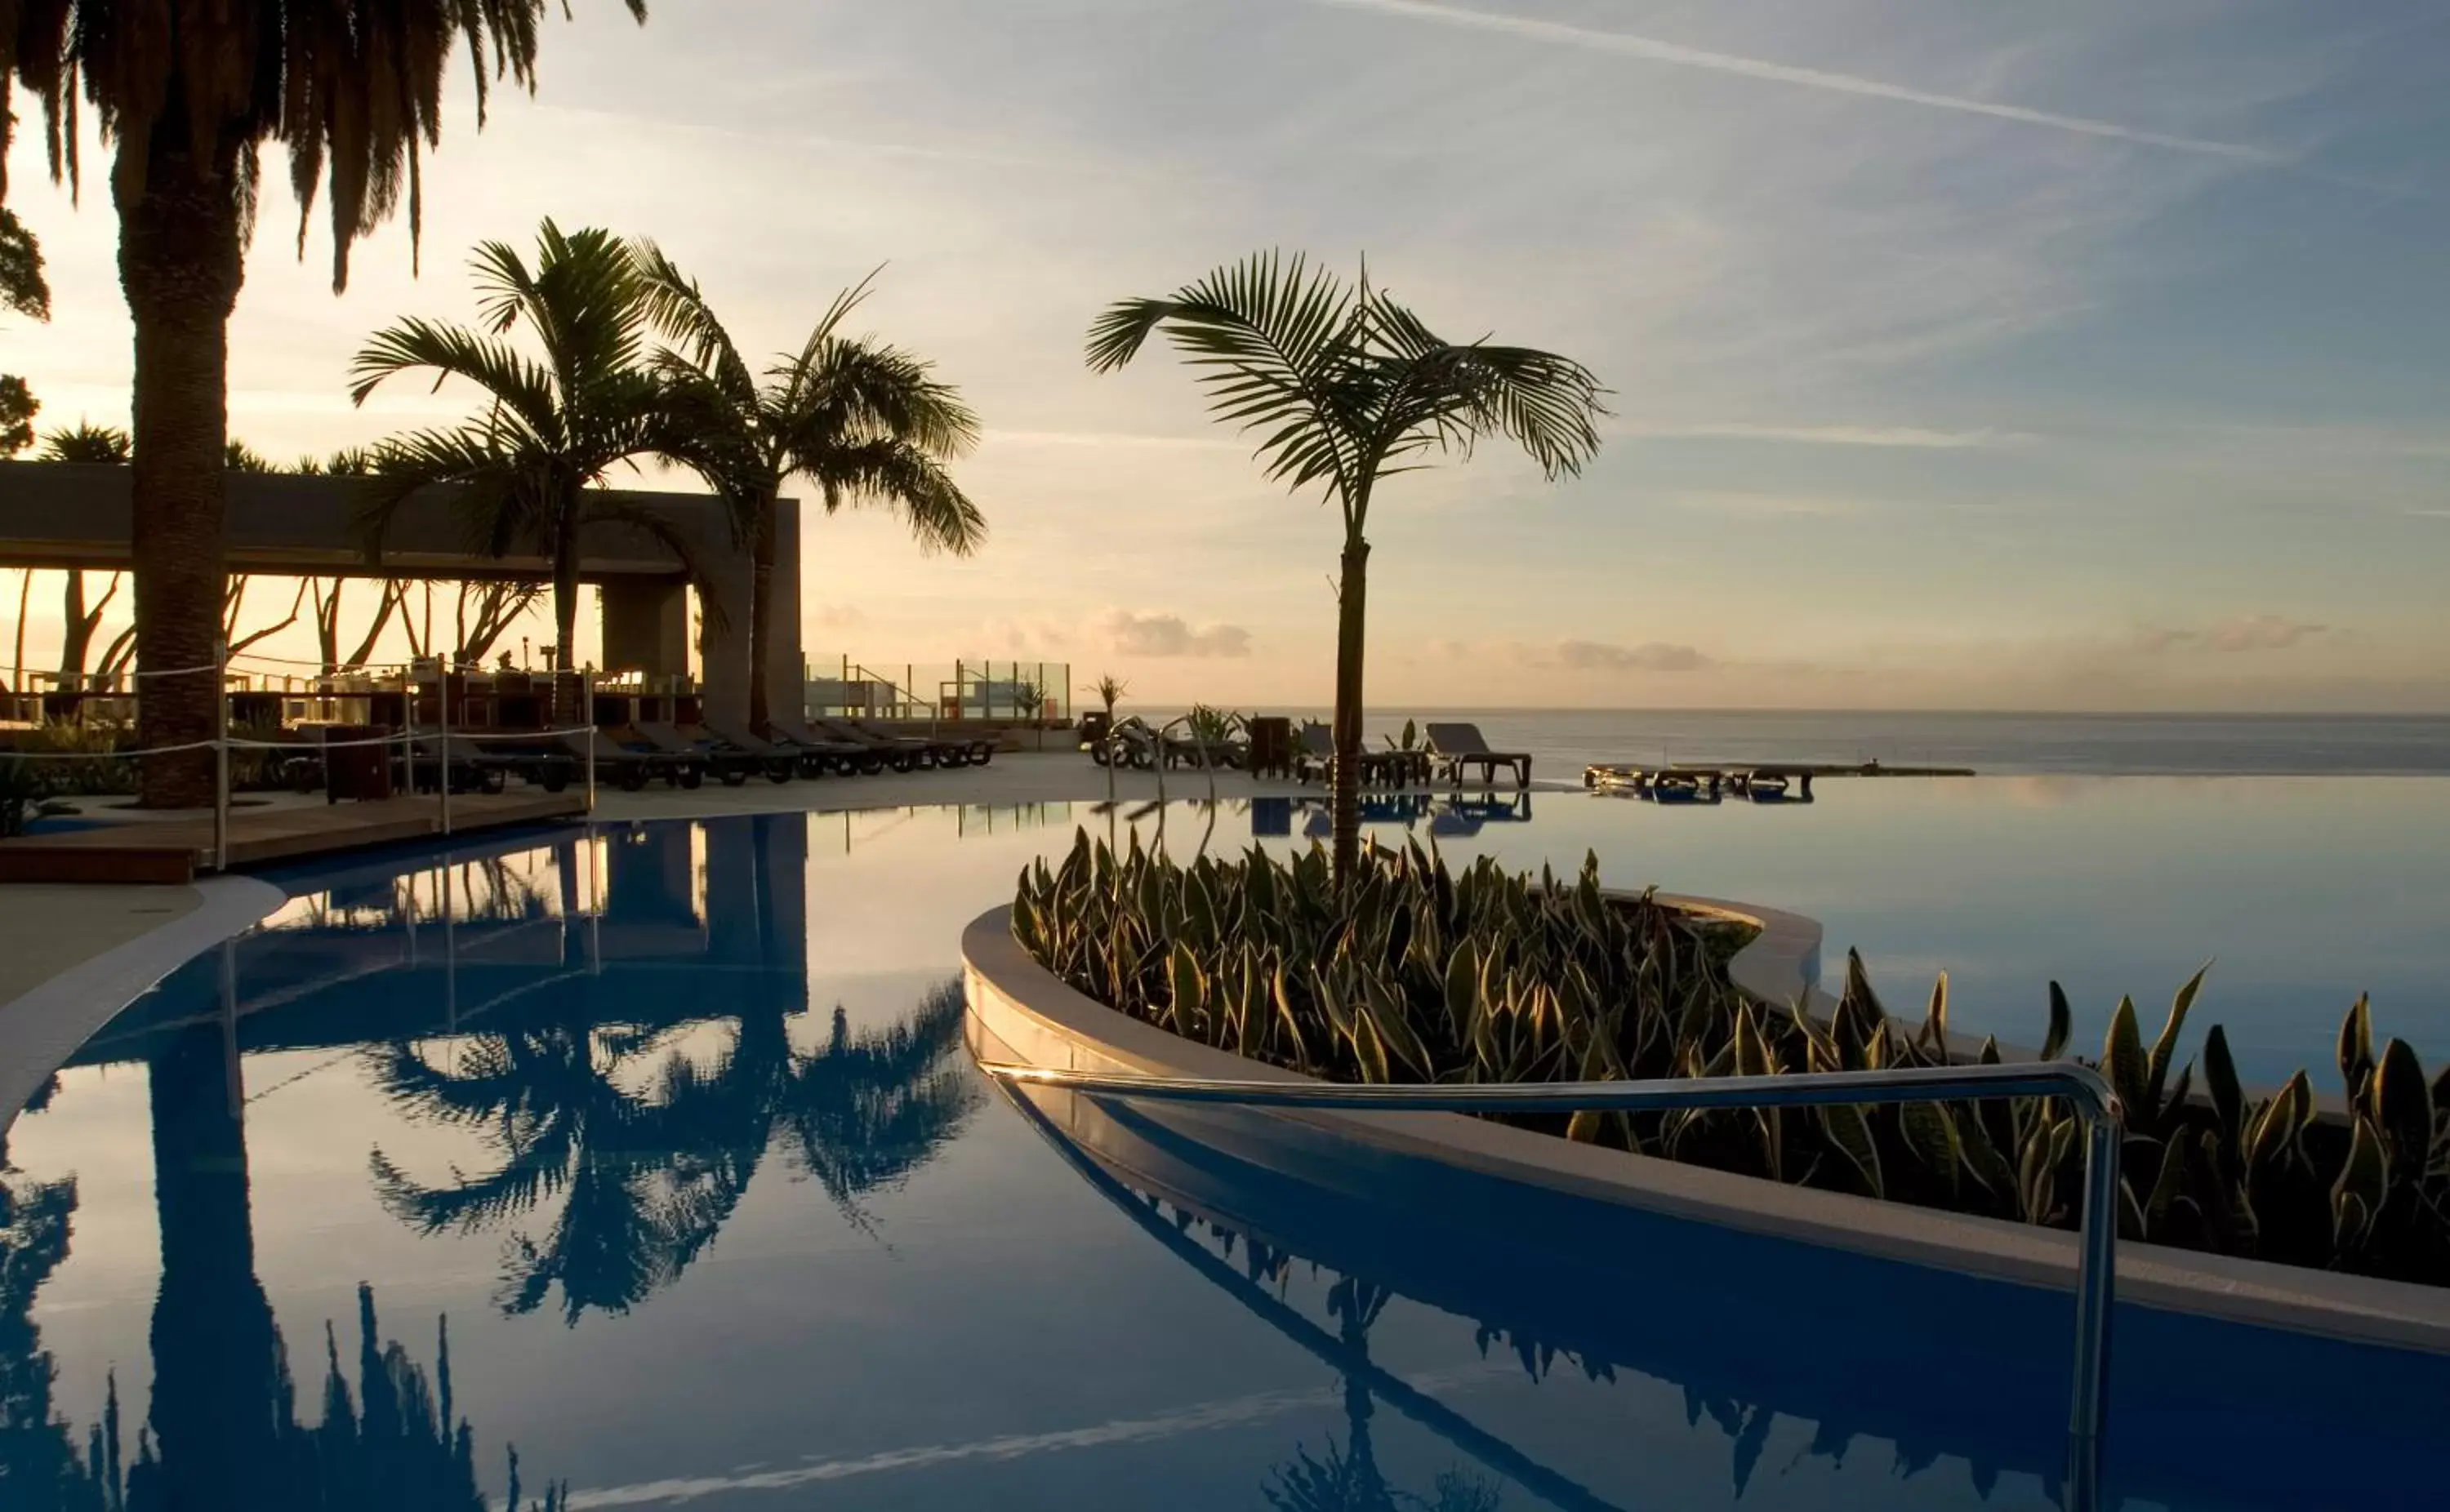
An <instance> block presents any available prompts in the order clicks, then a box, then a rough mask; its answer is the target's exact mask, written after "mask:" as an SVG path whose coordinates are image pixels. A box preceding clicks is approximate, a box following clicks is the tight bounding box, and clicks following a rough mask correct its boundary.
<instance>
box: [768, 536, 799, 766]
mask: <svg viewBox="0 0 2450 1512" xmlns="http://www.w3.org/2000/svg"><path fill="white" fill-rule="evenodd" d="M773 591H774V624H773V635H774V645H773V649H771V650H770V651H769V652H768V655H767V658H766V700H767V706H768V708H772V709H773V710H774V714H775V717H776V718H778V719H799V718H802V717H804V716H805V715H806V713H807V709H806V708H805V707H804V704H805V702H806V700H807V674H806V669H804V668H802V666H801V665H800V661H801V658H802V657H803V656H804V655H806V654H807V652H806V650H805V649H804V648H803V647H802V646H801V644H800V501H799V500H798V499H795V498H787V499H777V500H776V501H775V509H774V590H773Z"/></svg>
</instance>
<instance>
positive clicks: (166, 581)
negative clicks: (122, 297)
mask: <svg viewBox="0 0 2450 1512" xmlns="http://www.w3.org/2000/svg"><path fill="white" fill-rule="evenodd" d="M625 3H626V4H627V5H628V7H629V10H630V12H631V14H632V15H633V16H635V17H637V18H638V19H639V20H641V21H644V20H645V19H646V13H647V10H646V0H625ZM546 4H547V0H396V3H394V4H389V5H384V6H377V7H368V6H362V5H343V4H339V3H337V0H322V3H316V4H302V3H298V4H289V5H282V6H270V5H261V4H245V5H232V4H206V3H204V0H147V3H145V4H137V3H135V0H44V3H41V4H8V5H0V88H5V87H6V84H5V81H7V80H9V79H10V78H13V79H14V80H15V81H16V82H17V83H18V84H20V85H22V86H23V87H25V88H26V89H27V90H29V92H31V93H32V94H33V95H35V96H36V97H37V98H38V99H40V100H41V102H42V105H43V114H44V133H45V136H46V138H47V145H48V146H49V167H50V172H51V177H52V178H53V180H55V181H57V180H59V179H62V178H66V179H67V180H68V182H69V183H70V184H74V183H75V182H76V179H77V176H78V173H77V169H78V165H77V126H76V117H77V108H78V106H77V93H78V89H79V87H80V86H82V87H83V93H84V97H85V100H86V102H87V104H88V105H89V106H90V107H92V108H93V110H94V112H95V114H96V116H97V117H98V119H99V120H100V122H101V125H102V129H103V138H104V140H105V141H106V142H107V143H110V144H112V145H113V146H114V149H115V150H114V153H113V157H112V162H111V171H110V187H111V200H112V202H113V203H114V204H116V205H117V207H118V210H119V277H120V283H121V286H122V287H123V288H124V289H125V290H126V296H127V310H128V314H129V315H130V317H132V319H133V321H134V324H135V335H136V340H135V357H136V380H135V385H134V393H133V396H132V398H131V405H130V408H131V410H132V412H133V414H134V416H135V422H136V475H135V478H134V480H133V483H134V501H135V502H134V537H133V540H132V542H131V550H132V552H133V557H134V565H135V569H136V581H137V598H136V624H137V647H138V654H139V656H140V658H141V659H142V661H143V664H144V665H145V666H146V667H149V668H157V669H170V668H181V667H202V666H204V665H206V664H208V663H210V662H211V661H212V660H213V635H214V632H215V631H216V630H217V629H218V628H219V626H220V622H221V598H222V519H223V494H222V446H223V443H224V441H225V440H227V439H228V429H229V425H228V408H229V405H228V400H229V318H230V311H231V310H232V309H233V308H234V307H235V306H236V304H237V302H238V292H239V284H240V281H241V280H242V278H243V267H244V253H245V242H246V232H247V228H248V226H249V225H250V224H251V223H252V222H253V218H254V217H253V212H254V209H255V206H256V203H257V184H258V181H259V172H258V165H259V163H260V161H261V157H262V148H263V146H264V145H265V144H266V143H271V142H280V143H283V144H286V145H287V146H288V148H289V181H290V184H292V186H293V187H294V188H295V189H296V191H297V193H298V197H299V200H300V204H301V223H300V226H299V245H300V250H301V253H302V251H303V250H304V245H305V223H304V211H305V210H307V209H311V207H312V205H313V202H314V198H315V195H316V193H317V191H318V190H319V189H321V192H322V195H323V199H324V203H325V204H327V205H328V206H329V214H330V217H331V223H332V286H333V289H334V291H335V292H338V291H340V290H341V289H342V288H344V287H345V286H346V285H347V282H348V271H349V248H350V245H351V243H352V242H355V241H356V240H357V239H358V238H359V237H360V236H362V235H364V234H366V233H367V232H370V231H372V230H373V229H374V228H375V227H376V226H378V225H379V224H381V223H382V222H383V221H384V220H385V219H387V218H388V217H389V216H390V215H391V214H392V212H393V211H394V210H395V209H397V208H398V207H399V203H400V201H401V200H402V198H405V199H406V200H407V202H408V218H409V227H410V234H411V236H412V238H414V236H415V235H416V233H417V231H418V226H419V223H420V221H421V220H422V217H423V208H424V206H423V179H422V175H421V172H420V164H419V158H420V154H421V152H422V151H423V149H424V148H425V147H427V146H429V145H433V144H435V143H436V142H437V141H439V140H440V136H441V130H442V70H443V68H444V67H445V66H446V65H447V64H448V63H449V62H450V61H451V53H452V50H453V48H455V47H457V46H459V45H460V44H462V43H464V44H465V45H466V48H467V52H468V59H469V62H470V64H471V65H473V68H474V72H475V75H476V99H477V109H476V119H477V124H478V125H479V126H482V125H483V123H484V119H485V98H486V86H487V84H488V82H489V74H488V64H489V63H490V65H491V74H490V78H492V79H502V78H507V79H510V80H511V81H513V82H515V83H516V84H517V85H519V86H521V87H525V88H529V89H533V88H534V87H535V59H536V33H537V23H538V21H539V20H540V19H541V17H542V16H543V14H544V11H545V8H546ZM14 125H15V117H14V114H13V112H11V111H10V109H9V108H8V102H6V101H5V100H0V203H5V202H6V200H7V198H8V189H9V185H8V179H7V177H6V168H5V164H6V162H7V159H8V155H9V146H10V136H11V133H12V129H13V127H14ZM403 191H404V193H403ZM218 698H219V688H218V687H217V686H215V685H214V683H213V682H212V680H211V679H208V678H195V677H185V678H165V679H163V680H162V681H161V683H160V684H159V685H158V686H157V687H156V688H153V689H152V690H151V691H150V692H149V693H148V694H147V696H146V699H145V701H144V704H143V706H142V708H140V709H139V711H138V718H139V720H140V722H141V737H142V740H143V742H144V744H145V745H146V746H166V745H178V744H182V743H185V742H189V741H198V740H203V739H205V738H206V737H208V736H210V735H211V734H212V731H213V726H214V706H215V704H216V703H217V702H218ZM211 791H212V762H211V760H210V757H209V755H207V754H205V753H193V754H185V755H178V756H166V757H159V758H155V759H153V760H151V761H148V762H147V763H146V766H145V784H144V798H143V801H144V802H145V803H146V804H156V805H168V806H173V807H179V806H196V805H200V804H204V803H206V802H208V801H209V799H210V796H211Z"/></svg>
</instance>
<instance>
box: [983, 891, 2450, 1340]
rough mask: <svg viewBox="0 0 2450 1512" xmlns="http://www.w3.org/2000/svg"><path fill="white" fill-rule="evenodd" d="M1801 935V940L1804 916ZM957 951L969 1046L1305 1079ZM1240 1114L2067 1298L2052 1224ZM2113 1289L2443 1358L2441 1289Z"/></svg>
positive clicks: (2144, 1266)
mask: <svg viewBox="0 0 2450 1512" xmlns="http://www.w3.org/2000/svg"><path fill="white" fill-rule="evenodd" d="M1709 906H1710V907H1711V908H1712V909H1713V910H1714V911H1718V912H1722V913H1725V914H1729V915H1733V916H1737V917H1743V918H1750V919H1752V920H1754V921H1756V922H1759V923H1760V924H1761V925H1762V926H1763V933H1762V938H1761V940H1760V941H1758V942H1757V943H1756V945H1755V946H1754V947H1752V948H1751V949H1748V950H1747V951H1746V952H1745V953H1744V955H1743V956H1739V957H1738V962H1739V963H1742V962H1743V961H1744V957H1745V956H1749V955H1751V954H1752V951H1753V950H1754V949H1761V948H1762V947H1764V946H1766V947H1768V948H1767V949H1766V951H1765V952H1764V955H1763V958H1762V960H1760V961H1757V962H1754V963H1752V964H1750V965H1747V966H1742V967H1741V974H1742V976H1744V977H1754V976H1757V975H1758V976H1760V977H1761V978H1763V979H1783V978H1784V973H1785V971H1786V970H1788V969H1790V964H1791V963H1792V962H1794V961H1795V960H1796V957H1795V955H1794V950H1795V947H1796V945H1797V944H1798V937H1797V935H1796V933H1795V932H1794V928H1793V926H1792V925H1791V924H1789V923H1787V922H1786V921H1792V920H1795V919H1797V918H1798V917H1799V916H1795V915H1781V914H1779V912H1778V911H1777V910H1772V909H1755V908H1751V907H1748V906H1746V905H1743V904H1739V903H1729V902H1713V903H1711V904H1710V905H1709ZM1802 922H1803V923H1805V924H1809V923H1810V921H1808V920H1807V921H1802ZM1813 937H1814V942H1815V944H1816V945H1817V942H1818V926H1813ZM962 977H963V980H964V985H965V987H966V989H967V993H968V998H969V1007H970V1013H971V1016H972V1019H973V1028H972V1049H973V1051H974V1052H975V1051H977V1050H979V1049H981V1048H982V1046H983V1045H985V1044H986V1043H988V1042H990V1041H992V1042H993V1043H994V1045H995V1046H996V1049H995V1051H994V1053H997V1054H1008V1055H1011V1056H1017V1057H1019V1058H1020V1059H1021V1061H1022V1062H1023V1063H1025V1064H1029V1065H1036V1066H1050V1067H1057V1068H1061V1069H1066V1070H1079V1071H1095V1072H1105V1073H1121V1074H1126V1075H1138V1076H1193V1077H1208V1078H1219V1079H1240V1080H1253V1081H1283V1082H1297V1081H1302V1080H1305V1079H1308V1078H1305V1077H1303V1076H1300V1075H1298V1074H1297V1073H1294V1072H1291V1071H1287V1070H1284V1069H1282V1068H1280V1067H1276V1066H1270V1065H1266V1064H1263V1063H1261V1062H1258V1061H1254V1060H1247V1059H1244V1058H1243V1057H1241V1056H1235V1055H1231V1054H1229V1053H1227V1052H1224V1051H1221V1050H1215V1049H1211V1048H1210V1047H1208V1046H1206V1045H1201V1044H1198V1043H1196V1042H1194V1041H1192V1040H1188V1039H1184V1038H1182V1037H1179V1036H1177V1035H1174V1034H1170V1033H1168V1032H1166V1031H1165V1030H1162V1029H1159V1028H1157V1026H1156V1025H1154V1024H1149V1023H1145V1022H1142V1021H1141V1020H1139V1019H1137V1018H1131V1017H1130V1016H1128V1015H1125V1014H1122V1013H1118V1012H1117V1011H1116V1010H1114V1009H1111V1008H1108V1007H1106V1006H1105V1005H1103V1004H1101V1003H1099V1002H1097V1001H1095V1000H1094V999H1092V998H1088V997H1086V996H1084V995H1082V994H1080V993H1078V992H1075V991H1074V990H1073V989H1072V988H1070V987H1069V986H1066V985H1065V984H1064V983H1063V981H1062V980H1061V979H1059V978H1057V977H1056V976H1055V975H1054V974H1053V973H1052V972H1049V971H1047V970H1046V969H1045V968H1044V967H1043V966H1040V964H1039V963H1038V962H1037V961H1035V960H1032V959H1030V957H1029V955H1028V953H1027V952H1026V951H1024V950H1022V949H1021V945H1020V942H1019V941H1017V940H1014V939H1013V938H1012V928H1011V909H1010V908H1009V907H1001V908H994V909H990V910H988V911H987V912H986V913H984V914H982V915H980V916H979V917H978V918H977V919H976V920H974V921H972V922H971V923H970V925H969V927H968V928H967V929H965V930H964V931H963V932H962ZM1745 985H1746V990H1747V991H1751V990H1754V989H1753V988H1752V987H1751V986H1750V984H1749V983H1745ZM1792 991H1793V990H1792V989H1788V992H1787V996H1788V997H1791V996H1792ZM1030 1095H1031V1096H1032V1097H1033V1099H1035V1100H1037V1101H1038V1102H1039V1104H1040V1107H1041V1108H1043V1109H1045V1110H1046V1111H1048V1112H1049V1113H1050V1115H1052V1116H1054V1117H1055V1118H1056V1120H1057V1122H1058V1124H1059V1125H1060V1126H1061V1127H1064V1128H1067V1129H1079V1128H1085V1127H1091V1126H1093V1125H1094V1122H1095V1120H1093V1119H1086V1118H1083V1117H1081V1116H1079V1115H1076V1113H1075V1110H1074V1106H1073V1105H1074V1103H1076V1102H1078V1103H1080V1104H1087V1103H1090V1102H1093V1101H1094V1099H1090V1098H1086V1097H1083V1096H1081V1095H1079V1094H1073V1093H1060V1092H1056V1093H1050V1092H1048V1091H1046V1090H1045V1089H1035V1088H1034V1089H1031V1092H1030ZM1081 1111H1082V1112H1085V1111H1086V1110H1085V1108H1084V1109H1082V1110H1081ZM1251 1115H1252V1116H1254V1117H1272V1118H1283V1119H1288V1120H1291V1121H1293V1122H1297V1123H1301V1124H1305V1125H1308V1126H1310V1127H1312V1128H1314V1129H1318V1130H1322V1131H1326V1132H1328V1133H1331V1134H1335V1135H1337V1136H1339V1137H1342V1138H1348V1139H1351V1140H1354V1141H1357V1142H1359V1143H1362V1144H1365V1145H1370V1146H1372V1147H1375V1148H1378V1149H1382V1150H1387V1151H1390V1152H1395V1153H1403V1154H1408V1155H1411V1156H1414V1157H1418V1158H1426V1159H1431V1160H1438V1161H1444V1162H1446V1163H1449V1164H1451V1165H1454V1166H1457V1167H1460V1168H1462V1169H1465V1170H1469V1171H1473V1172H1476V1173H1481V1174H1484V1175H1488V1176H1494V1177H1497V1178H1499V1179H1502V1180H1507V1181H1516V1182H1522V1183H1525V1184H1526V1185H1531V1186H1537V1187H1543V1188H1546V1189H1549V1190H1552V1191H1556V1192H1565V1193H1568V1194H1572V1195H1577V1196H1581V1197H1584V1198H1586V1199H1588V1200H1591V1201H1594V1202H1605V1203H1614V1204H1620V1205H1623V1206H1625V1207H1630V1208H1636V1209H1640V1210H1643V1211H1646V1212H1658V1213H1663V1214H1666V1215H1668V1216H1672V1217H1679V1218H1684V1219H1688V1220H1692V1221H1696V1222H1702V1223H1713V1224H1719V1225H1721V1226H1723V1227H1727V1228H1731V1229H1736V1230H1740V1231H1746V1232H1751V1233H1758V1234H1763V1235H1768V1236H1770V1237H1774V1238H1780V1239H1786V1240H1790V1241H1793V1242H1795V1243H1799V1244H1809V1245H1819V1246H1825V1247H1828V1248H1832V1249H1838V1250H1849V1251H1852V1252H1855V1253H1857V1254H1865V1255H1872V1256H1876V1257H1878V1258H1882V1259H1889V1260H1896V1261H1902V1262H1905V1263H1908V1264H1912V1265H1923V1266H1930V1267H1934V1268H1935V1269H1939V1270H1954V1271H1959V1272H1963V1273H1967V1274H1972V1275H1977V1276H1982V1277H1987V1278H1990V1279H1993V1280H1998V1281H2007V1282H2012V1283H2015V1284H2018V1285H2024V1286H2036V1287H2044V1288H2049V1289H2055V1290H2062V1291H2069V1292H2072V1291H2073V1289H2074V1286H2075V1269H2076V1237H2075V1235H2074V1234H2071V1233H2066V1232H2062V1231H2057V1230H2051V1229H2038V1228H2033V1227H2032V1226H2029V1225H2026V1224H2019V1223H2010V1222H2006V1221H2004V1220H2000V1219H1993V1218H1980V1217H1973V1216H1969V1215H1965V1214H1960V1213H1951V1212H1938V1211H1936V1210H1934V1209H1928V1208H1916V1207H1909V1206H1906V1205H1903V1204H1896V1203H1887V1202H1879V1201H1876V1200H1874V1199H1872V1198H1868V1197H1857V1196H1851V1195H1848V1194H1846V1193H1843V1192H1823V1191H1818V1190H1817V1189H1813V1188H1809V1187H1793V1186H1786V1185H1783V1184H1781V1183H1778V1182H1773V1181H1764V1180H1760V1179H1757V1178H1754V1177H1750V1176H1740V1175H1734V1174H1731V1173H1726V1172H1721V1171H1712V1170H1708V1169H1705V1168H1703V1167H1700V1166H1687V1165H1680V1164H1678V1163H1676V1162H1674V1161H1669V1160H1661V1159H1656V1158H1653V1157H1650V1156H1646V1155H1636V1154H1629V1153H1625V1152H1624V1151H1618V1150H1604V1149H1601V1148H1598V1147H1596V1146H1591V1145H1583V1144H1575V1143H1572V1142H1570V1141H1567V1140H1564V1139H1560V1138H1557V1137H1555V1136H1553V1135H1550V1134H1537V1133H1533V1132H1531V1131H1529V1130H1525V1129H1513V1128H1507V1127H1505V1126H1503V1125H1500V1124H1495V1123H1491V1122H1488V1121H1487V1120H1485V1119H1478V1118H1471V1117H1467V1116H1465V1115H1460V1114H1442V1113H1392V1114H1368V1113H1344V1112H1336V1111H1332V1110H1314V1109H1304V1110H1290V1109H1288V1110H1275V1109H1271V1110H1252V1111H1251ZM2117 1286H2118V1297H2119V1300H2120V1301H2122V1302H2125V1303H2128V1304H2130V1305H2133V1306H2139V1307H2147V1308H2158V1309H2162V1310H2166V1311H2171V1312H2181V1313H2192V1314H2197V1315H2201V1316H2205V1317H2211V1318H2218V1319H2223V1320H2226V1321H2229V1322H2235V1323H2244V1324H2251V1325H2255V1326H2258V1327H2264V1328H2286V1329H2289V1330H2292V1331H2295V1332H2301V1333H2307V1334H2313V1335H2317V1336H2321V1337H2326V1338H2336V1339H2342V1340H2348V1341H2352V1342H2356V1343H2362V1344H2371V1345H2382V1346H2387V1347H2398V1348H2411V1349H2421V1350H2425V1351H2428V1352H2434V1353H2450V1289H2445V1288H2435V1287H2422V1286H2416V1285H2413V1284H2411V1283H2406V1282H2397V1281H2381V1280H2375V1279H2373V1278H2370V1277H2365V1276H2351V1275H2341V1274H2337V1273H2334V1272H2331V1271H2325V1270H2305V1269H2303V1268H2300V1267H2295V1266H2280V1265H2272V1264H2267V1263H2265V1262H2262V1261H2256V1260H2240V1259H2234V1258H2231V1257H2228V1256H2224V1255H2209V1254H2199V1253H2196V1252H2193V1251H2191V1250H2172V1249H2168V1248H2166V1247H2163V1246H2159V1245H2148V1244H2137V1243H2125V1242H2122V1243H2121V1244H2120V1245H2119V1247H2118V1277H2117Z"/></svg>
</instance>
